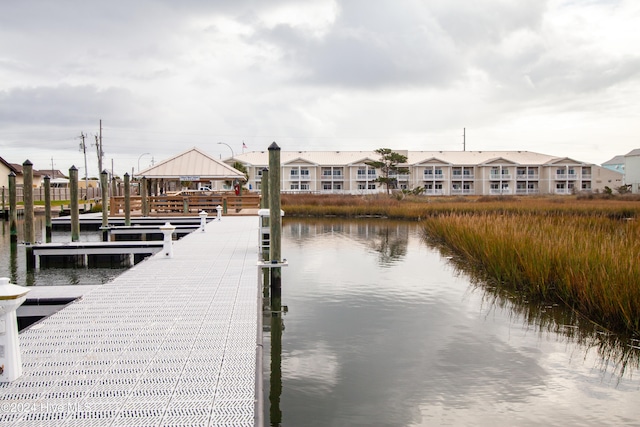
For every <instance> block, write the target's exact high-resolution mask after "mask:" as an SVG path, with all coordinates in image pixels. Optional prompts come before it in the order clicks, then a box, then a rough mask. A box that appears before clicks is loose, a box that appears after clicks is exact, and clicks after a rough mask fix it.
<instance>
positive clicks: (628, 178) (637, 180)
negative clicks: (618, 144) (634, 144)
mask: <svg viewBox="0 0 640 427" xmlns="http://www.w3.org/2000/svg"><path fill="white" fill-rule="evenodd" d="M624 175H625V184H627V185H631V192H632V193H634V194H639V193H640V148H636V149H635V150H632V151H630V152H629V153H627V154H625V156H624Z"/></svg>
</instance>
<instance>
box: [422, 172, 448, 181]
mask: <svg viewBox="0 0 640 427" xmlns="http://www.w3.org/2000/svg"><path fill="white" fill-rule="evenodd" d="M422 179H423V180H425V181H444V180H445V179H447V175H445V174H443V173H440V174H437V173H432V174H424V175H423V176H422Z"/></svg>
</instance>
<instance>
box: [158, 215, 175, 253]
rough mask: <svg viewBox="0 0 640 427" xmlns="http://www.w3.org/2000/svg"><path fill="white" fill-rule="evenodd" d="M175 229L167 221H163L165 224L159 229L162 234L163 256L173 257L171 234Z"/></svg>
mask: <svg viewBox="0 0 640 427" xmlns="http://www.w3.org/2000/svg"><path fill="white" fill-rule="evenodd" d="M175 229H176V228H175V227H174V226H173V225H171V223H169V222H165V224H164V225H163V226H161V227H160V231H162V234H164V240H163V245H162V252H163V253H164V256H165V258H173V241H172V239H171V236H172V235H173V232H174V231H175Z"/></svg>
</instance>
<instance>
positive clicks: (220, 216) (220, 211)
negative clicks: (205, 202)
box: [216, 205, 222, 221]
mask: <svg viewBox="0 0 640 427" xmlns="http://www.w3.org/2000/svg"><path fill="white" fill-rule="evenodd" d="M216 210H217V211H218V216H217V218H218V221H220V218H222V206H220V205H218V206H216Z"/></svg>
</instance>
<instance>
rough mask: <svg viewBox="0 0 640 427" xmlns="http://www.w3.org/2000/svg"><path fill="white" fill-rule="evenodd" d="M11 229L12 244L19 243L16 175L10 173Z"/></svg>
mask: <svg viewBox="0 0 640 427" xmlns="http://www.w3.org/2000/svg"><path fill="white" fill-rule="evenodd" d="M9 229H10V230H11V244H12V245H15V244H17V243H18V203H17V197H16V174H15V172H13V171H11V172H10V173H9Z"/></svg>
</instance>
